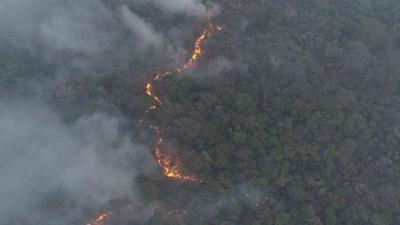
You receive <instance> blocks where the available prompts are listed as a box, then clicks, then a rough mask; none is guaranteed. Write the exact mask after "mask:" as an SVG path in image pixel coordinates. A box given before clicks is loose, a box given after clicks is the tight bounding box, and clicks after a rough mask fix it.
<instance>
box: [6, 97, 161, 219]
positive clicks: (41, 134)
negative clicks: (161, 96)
mask: <svg viewBox="0 0 400 225" xmlns="http://www.w3.org/2000/svg"><path fill="white" fill-rule="evenodd" d="M0 114H1V115H2V116H1V118H0V134H1V136H0V143H1V146H2V147H1V151H0V168H1V169H0V184H1V185H0V198H1V199H2V201H1V203H0V218H1V219H0V224H7V223H9V222H10V221H7V219H11V218H10V217H13V218H18V219H20V220H22V221H23V220H25V219H26V220H27V221H28V222H29V223H30V224H64V223H65V222H66V219H67V218H68V219H77V218H79V217H80V216H82V215H81V214H82V212H83V211H82V210H83V209H84V208H85V207H91V206H96V205H100V204H105V203H107V202H108V201H110V200H112V199H118V198H124V199H131V200H136V201H138V200H139V199H140V197H139V196H138V194H137V193H135V190H137V189H136V185H135V182H134V178H135V177H136V176H137V175H138V174H140V173H148V172H150V171H152V170H154V169H155V164H154V160H153V158H152V156H151V154H150V151H149V150H148V149H147V148H145V147H144V146H141V145H135V144H133V143H132V142H131V141H130V137H129V134H126V133H122V132H121V131H120V129H119V126H120V123H121V122H122V121H121V120H120V119H117V118H115V117H111V116H106V115H103V114H95V115H92V116H89V117H84V118H81V119H79V120H78V121H77V122H75V123H73V124H66V123H64V122H63V121H62V120H61V118H60V117H59V116H58V115H56V114H55V113H53V112H52V110H50V109H48V108H47V107H46V106H40V105H31V104H27V103H24V104H21V103H18V104H14V103H13V104H6V103H0ZM53 204H57V207H56V208H58V210H59V211H54V212H53V210H55V209H49V208H48V207H49V206H51V205H53ZM64 210H65V211H64ZM59 213H66V214H62V215H59ZM28 218H29V219H28Z"/></svg>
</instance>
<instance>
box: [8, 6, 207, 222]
mask: <svg viewBox="0 0 400 225" xmlns="http://www.w3.org/2000/svg"><path fill="white" fill-rule="evenodd" d="M124 3H125V5H121V6H119V7H117V8H111V7H109V6H107V4H104V3H103V2H102V1H100V0H85V1H81V0H71V1H62V0H36V1H31V0H2V1H0V29H1V30H2V32H1V33H0V42H1V43H2V45H1V46H2V48H3V46H6V47H7V46H12V47H10V49H23V50H28V52H29V55H30V57H31V59H34V60H32V62H34V64H35V65H37V68H38V70H40V68H41V67H43V68H45V66H42V65H46V66H47V65H51V68H52V71H55V72H54V74H53V76H52V77H51V76H50V77H46V78H43V77H40V78H39V76H41V75H42V73H41V72H32V71H26V72H25V73H29V75H26V76H25V75H24V76H22V77H21V78H20V80H18V82H21V83H24V84H26V85H25V86H29V89H32V91H31V92H32V96H36V98H37V96H40V97H41V98H42V97H43V95H46V96H45V97H44V98H43V99H46V100H42V101H37V100H36V98H35V97H29V98H27V97H22V96H13V97H15V98H14V99H12V100H8V101H5V100H4V99H1V98H0V115H1V117H0V146H1V148H0V199H1V202H0V225H3V224H4V225H5V224H33V225H38V224H46V225H47V224H54V225H63V224H78V223H80V222H82V219H83V217H85V216H87V215H88V214H92V213H93V212H92V210H95V208H96V207H99V206H101V205H103V204H106V203H108V202H109V201H111V200H115V199H129V200H131V201H140V199H141V196H140V194H139V193H138V192H137V190H138V188H137V183H136V178H137V177H138V176H139V175H142V174H147V173H152V172H154V171H157V172H158V170H157V169H156V164H155V162H154V158H153V156H152V154H151V151H150V150H149V149H147V148H146V147H144V146H142V145H139V144H135V143H133V142H132V136H133V134H132V132H129V131H127V130H123V129H122V128H121V127H122V124H124V123H126V121H125V120H124V119H123V118H121V117H120V116H111V115H109V114H108V113H107V112H97V113H94V114H90V115H86V116H81V115H77V116H76V117H77V119H76V120H74V121H72V122H71V121H69V122H66V121H64V120H63V117H62V115H60V110H59V109H56V108H55V107H54V105H53V102H50V101H48V100H49V99H51V98H49V95H52V94H54V93H49V92H52V91H54V90H53V89H51V88H49V86H53V85H54V84H55V83H57V82H58V81H59V79H61V80H68V78H69V76H70V75H71V74H72V73H74V76H75V77H76V74H82V76H86V75H87V74H97V71H102V72H104V71H103V70H98V69H99V68H101V69H103V68H104V67H105V66H109V67H110V68H111V69H112V68H113V67H112V65H111V63H110V61H112V60H117V61H119V62H121V63H126V64H128V63H132V62H133V64H135V65H137V64H139V65H141V63H142V61H146V62H147V61H151V60H149V58H150V59H152V58H153V56H154V55H156V56H158V57H160V58H163V60H168V58H173V59H176V58H177V57H179V54H182V49H185V44H184V43H183V41H182V40H177V39H176V37H178V36H179V35H180V34H181V32H182V30H181V28H180V27H178V26H176V27H175V25H173V26H172V27H168V29H167V30H162V31H161V30H159V29H157V26H156V22H155V21H154V20H152V18H149V17H146V16H144V15H142V14H141V13H140V9H137V8H134V7H132V5H134V4H135V3H145V4H149V3H151V4H153V5H154V6H156V7H158V8H159V9H160V10H161V11H163V12H166V13H169V14H183V15H185V16H187V17H193V18H195V20H202V19H204V17H205V16H206V15H208V14H209V13H208V11H209V10H208V8H207V7H208V6H206V5H204V4H202V3H201V2H200V1H197V0H194V1H189V0H168V1H167V0H166V1H161V0H160V1H155V0H152V1H144V0H131V1H125V2H124ZM171 37H173V38H171ZM177 43H178V44H177ZM154 46H156V47H158V46H162V48H163V49H164V51H158V52H152V53H151V54H154V55H146V56H143V55H144V53H146V54H147V52H149V51H146V50H148V49H150V48H151V47H154ZM2 48H0V51H2V50H3V49H2ZM165 49H166V50H165ZM165 55H168V57H164V56H165ZM166 58H167V59H166ZM16 61H17V62H18V60H16ZM36 61H37V62H36ZM137 67H138V68H141V66H137ZM46 68H47V67H46ZM76 69H78V70H76ZM77 71H78V72H77ZM133 72H137V73H139V72H141V71H133ZM43 73H45V72H43ZM47 73H50V74H52V73H53V72H48V71H46V74H47ZM19 75H20V74H19ZM7 76H10V77H11V76H13V74H10V75H9V74H7ZM35 80H38V81H37V82H32V81H35ZM28 83H29V85H28ZM21 86H22V85H21ZM25 86H24V87H25ZM1 89H6V86H3V87H2V86H0V90H1ZM100 89H101V87H98V88H96V91H99V92H101V91H103V90H100ZM68 90H69V89H68ZM16 92H17V91H16ZM17 95H18V94H17ZM20 95H22V94H20ZM81 97H82V96H81ZM96 97H98V96H96ZM99 98H101V97H99ZM82 99H83V100H82V102H80V104H82V105H89V101H91V99H88V98H82ZM96 100H99V99H96ZM74 107H75V106H74ZM76 107H77V108H79V107H80V106H76ZM71 111H72V110H71ZM86 219H87V218H86Z"/></svg>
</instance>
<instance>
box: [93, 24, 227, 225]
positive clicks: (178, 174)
mask: <svg viewBox="0 0 400 225" xmlns="http://www.w3.org/2000/svg"><path fill="white" fill-rule="evenodd" d="M220 30H222V28H221V27H219V26H215V25H213V24H212V23H209V24H208V26H207V27H206V28H205V29H204V30H203V31H202V32H201V34H200V35H199V37H198V38H197V39H196V41H195V44H194V49H193V51H192V54H191V56H190V57H189V58H188V60H187V61H186V62H185V63H184V64H182V65H181V66H178V67H176V68H175V69H172V70H170V71H165V72H158V73H155V75H154V76H153V77H152V79H151V80H149V81H147V82H146V87H145V93H146V95H148V96H150V97H151V98H152V99H153V103H152V104H150V105H149V106H148V107H147V109H146V113H148V112H150V111H152V110H156V109H157V108H158V107H160V106H161V105H162V101H161V99H160V97H159V96H157V95H156V93H155V92H154V85H153V82H154V81H159V80H161V79H163V78H166V77H168V76H171V75H173V74H181V73H182V72H183V71H184V70H187V69H190V68H191V67H192V66H194V65H195V63H196V61H197V60H198V59H199V58H200V57H201V56H202V54H203V49H202V44H203V42H204V41H205V40H206V39H207V38H208V37H210V36H211V35H212V34H213V33H214V32H215V31H220ZM139 121H140V122H141V123H143V122H144V119H140V120H139ZM150 128H151V129H152V130H153V131H154V132H155V133H156V135H157V142H156V144H155V148H154V157H155V159H156V161H157V163H158V165H159V166H160V167H161V170H162V173H163V175H164V176H165V177H168V178H172V179H176V180H181V181H201V180H200V179H199V178H197V177H195V176H189V175H184V174H183V173H182V163H181V161H180V160H179V159H178V158H176V157H172V156H171V155H169V154H167V153H165V152H164V151H163V147H164V139H163V137H162V133H161V129H160V127H158V126H155V125H150ZM127 208H131V206H128V207H127ZM179 213H180V211H176V210H175V211H171V212H168V213H167V214H165V215H164V216H163V218H162V220H163V221H164V222H165V221H168V220H169V219H170V218H171V217H172V216H174V215H175V214H179ZM182 213H183V214H186V211H182ZM113 214H114V212H113V211H108V212H103V213H101V214H99V215H98V216H97V218H96V219H95V220H93V221H91V222H89V223H87V224H86V225H106V222H107V221H108V220H109V219H110V217H111V216H112V215H113Z"/></svg>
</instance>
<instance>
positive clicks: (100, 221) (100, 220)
mask: <svg viewBox="0 0 400 225" xmlns="http://www.w3.org/2000/svg"><path fill="white" fill-rule="evenodd" d="M111 214H112V212H104V213H101V214H100V215H98V216H97V218H96V219H95V220H94V221H93V222H91V223H88V224H86V225H104V222H105V221H106V220H107V219H108V217H109V216H110V215H111Z"/></svg>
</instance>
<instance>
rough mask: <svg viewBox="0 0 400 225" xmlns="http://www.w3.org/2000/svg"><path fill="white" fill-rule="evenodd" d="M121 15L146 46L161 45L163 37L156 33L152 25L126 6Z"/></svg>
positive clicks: (123, 7)
mask: <svg viewBox="0 0 400 225" xmlns="http://www.w3.org/2000/svg"><path fill="white" fill-rule="evenodd" d="M121 15H122V19H123V22H124V23H125V24H126V26H127V27H128V28H129V29H130V30H131V31H132V32H133V33H134V34H136V35H137V37H138V38H139V40H140V41H141V42H142V43H143V44H145V45H160V44H161V41H162V37H161V36H160V35H159V34H157V33H156V31H155V30H154V27H153V26H152V24H149V23H147V22H145V21H144V20H143V19H142V18H140V17H139V16H137V15H136V14H134V13H133V12H132V11H130V10H129V8H128V7H127V6H126V5H124V6H122V7H121Z"/></svg>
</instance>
